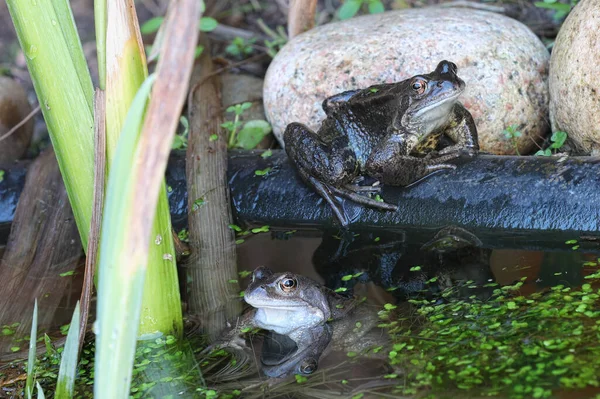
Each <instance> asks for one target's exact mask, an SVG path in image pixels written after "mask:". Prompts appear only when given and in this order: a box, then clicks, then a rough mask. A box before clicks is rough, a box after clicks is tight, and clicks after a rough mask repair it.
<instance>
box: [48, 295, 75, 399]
mask: <svg viewBox="0 0 600 399" xmlns="http://www.w3.org/2000/svg"><path fill="white" fill-rule="evenodd" d="M78 355H79V301H77V304H76V305H75V310H74V311H73V317H72V318H71V326H70V327H69V333H68V334H67V341H66V342H65V348H64V350H63V353H62V359H61V361H60V369H59V371H58V380H57V381H56V394H55V396H54V397H55V398H56V399H70V398H72V397H73V388H74V387H75V374H76V373H77V358H78Z"/></svg>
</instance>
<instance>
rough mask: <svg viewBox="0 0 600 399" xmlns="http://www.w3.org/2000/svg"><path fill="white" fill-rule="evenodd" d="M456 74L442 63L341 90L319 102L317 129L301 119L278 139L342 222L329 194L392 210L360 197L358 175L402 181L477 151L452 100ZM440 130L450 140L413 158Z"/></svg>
mask: <svg viewBox="0 0 600 399" xmlns="http://www.w3.org/2000/svg"><path fill="white" fill-rule="evenodd" d="M456 72H457V67H456V65H455V64H454V63H452V62H449V61H442V62H440V63H439V64H438V66H437V68H436V69H435V71H433V72H431V73H429V74H425V75H417V76H414V77H412V78H410V79H407V80H404V81H402V82H399V83H390V84H381V85H375V86H371V87H369V88H367V89H362V90H350V91H345V92H343V93H340V94H337V95H334V96H332V97H329V98H327V99H326V100H325V101H324V102H323V110H324V111H325V114H326V116H327V117H326V119H325V120H324V121H323V122H322V125H321V128H320V129H319V130H318V131H317V132H316V133H315V132H314V131H312V130H311V129H309V128H308V127H306V126H305V125H303V124H300V123H291V124H289V125H288V126H287V128H286V130H285V133H284V136H283V140H284V144H285V149H286V151H287V154H288V156H289V157H290V158H291V160H292V162H293V163H294V164H295V166H296V168H297V169H298V172H299V174H300V176H301V177H302V178H303V180H304V181H305V182H307V184H309V185H310V186H312V187H313V188H314V189H315V190H316V191H317V192H318V193H319V195H321V196H322V197H323V198H324V199H325V200H326V201H327V203H329V205H330V206H331V207H332V209H333V212H334V214H335V215H336V217H337V218H338V220H339V221H340V223H341V224H342V226H346V225H347V224H348V222H349V221H348V218H347V216H346V215H345V213H344V211H343V208H342V206H341V204H340V203H339V202H338V200H337V199H336V196H340V197H344V198H347V199H350V200H352V201H354V202H357V203H360V204H362V205H366V206H369V207H372V208H377V209H383V210H390V211H395V210H397V206H396V205H393V204H388V203H385V202H380V201H377V200H375V199H372V198H369V197H367V196H364V195H361V194H360V193H361V192H363V191H373V190H374V188H372V187H371V188H369V187H365V186H358V185H357V184H355V183H356V182H357V180H358V179H360V178H361V177H363V176H370V177H372V178H375V179H377V180H378V181H379V182H381V183H383V184H389V185H394V186H407V185H410V184H412V183H414V182H416V181H418V180H421V179H423V178H424V177H426V176H428V175H429V174H431V173H433V172H436V171H438V170H443V169H455V168H456V165H453V164H449V163H448V162H449V161H451V160H454V159H456V158H459V157H460V156H461V155H466V156H470V157H473V156H475V155H476V153H477V151H478V150H479V144H478V141H477V129H476V127H475V123H474V122H473V118H472V116H471V114H470V113H469V111H467V110H466V109H465V107H464V106H463V105H462V104H461V103H459V102H458V97H459V96H460V94H462V92H463V91H464V89H465V82H464V81H463V80H462V79H460V78H459V77H458V76H457V75H456ZM443 135H445V136H447V137H449V138H450V139H451V140H452V142H454V144H452V145H449V146H447V147H445V148H443V149H441V150H440V151H439V152H437V151H430V152H429V153H427V154H426V155H424V156H419V155H423V154H419V150H420V149H422V147H423V144H424V143H425V142H427V141H428V140H429V139H430V138H431V137H442V136H443ZM436 140H437V139H436ZM375 190H376V189H375Z"/></svg>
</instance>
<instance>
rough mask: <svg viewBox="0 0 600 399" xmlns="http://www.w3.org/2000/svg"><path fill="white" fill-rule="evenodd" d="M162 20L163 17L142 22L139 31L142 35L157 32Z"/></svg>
mask: <svg viewBox="0 0 600 399" xmlns="http://www.w3.org/2000/svg"><path fill="white" fill-rule="evenodd" d="M164 19H165V18H164V17H154V18H150V19H149V20H147V21H146V22H144V23H143V24H142V26H140V31H142V34H143V35H149V34H150V33H154V32H157V31H158V29H159V28H160V25H161V24H162V23H163V21H164Z"/></svg>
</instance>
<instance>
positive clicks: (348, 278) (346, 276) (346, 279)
mask: <svg viewBox="0 0 600 399" xmlns="http://www.w3.org/2000/svg"><path fill="white" fill-rule="evenodd" d="M352 277H353V276H352V274H347V275H345V276H343V277H342V281H350V280H352Z"/></svg>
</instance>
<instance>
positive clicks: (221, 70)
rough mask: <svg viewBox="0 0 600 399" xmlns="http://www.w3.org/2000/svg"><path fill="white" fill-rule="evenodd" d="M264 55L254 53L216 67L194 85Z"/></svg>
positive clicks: (201, 83)
mask: <svg viewBox="0 0 600 399" xmlns="http://www.w3.org/2000/svg"><path fill="white" fill-rule="evenodd" d="M205 51H207V50H206V49H205ZM266 56H267V54H265V53H262V54H256V55H253V56H252V57H250V58H246V59H245V60H242V61H239V62H234V63H232V64H229V65H227V66H225V67H223V68H219V69H217V70H216V71H213V72H210V73H208V74H206V75H204V74H203V76H202V79H200V80H199V81H198V83H196V85H195V86H196V87H197V86H200V85H203V84H204V83H205V82H206V81H207V80H208V79H210V78H212V77H215V76H217V75H220V74H222V73H223V72H225V71H228V70H230V69H232V68H237V67H239V66H242V65H244V64H248V63H250V62H254V61H257V60H260V59H261V58H265V57H266ZM193 90H194V89H192V90H191V91H190V98H191V95H192V92H193ZM188 101H191V100H190V99H188Z"/></svg>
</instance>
